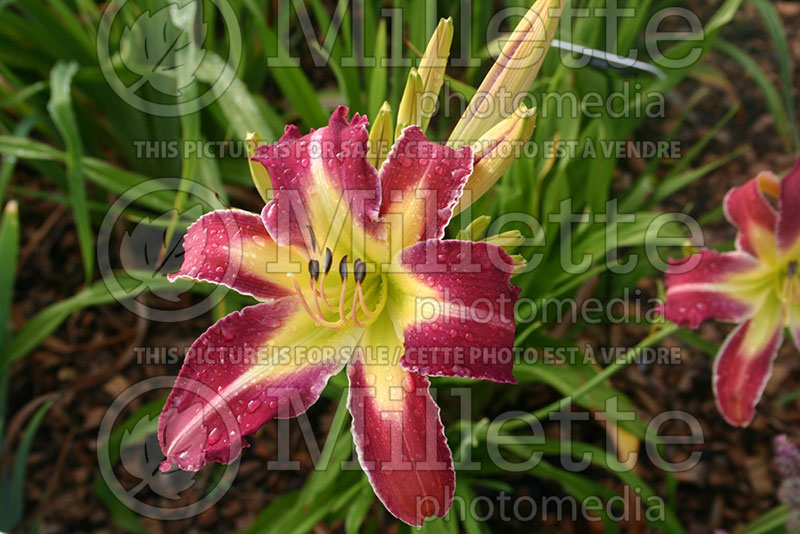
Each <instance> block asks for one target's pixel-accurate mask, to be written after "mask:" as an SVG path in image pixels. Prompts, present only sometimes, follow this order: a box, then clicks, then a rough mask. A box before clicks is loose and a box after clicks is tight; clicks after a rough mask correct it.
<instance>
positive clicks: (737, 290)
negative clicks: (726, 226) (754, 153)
mask: <svg viewBox="0 0 800 534" xmlns="http://www.w3.org/2000/svg"><path fill="white" fill-rule="evenodd" d="M768 197H771V198H772V199H774V200H775V201H776V202H777V206H778V207H777V210H776V209H775V208H774V207H773V206H772V204H771V202H770V200H769V198H768ZM725 213H726V215H727V217H728V219H729V220H730V221H731V222H732V223H733V224H735V225H736V226H737V227H738V228H739V235H738V237H737V239H736V248H737V250H736V251H735V252H726V253H722V254H720V253H717V252H713V251H709V250H703V251H701V252H700V253H699V254H695V255H693V256H691V257H689V258H686V259H685V260H681V261H678V262H675V263H674V264H673V265H672V266H671V267H670V269H669V270H668V271H667V279H666V285H667V302H666V306H665V315H666V317H667V319H670V320H672V321H675V322H676V323H678V324H680V325H682V326H690V327H691V328H697V327H698V326H699V325H700V323H701V322H702V321H704V320H706V319H717V320H720V321H728V322H733V323H738V324H739V326H738V327H737V328H736V329H735V330H733V332H731V334H730V335H729V336H728V339H727V340H726V341H725V343H724V344H723V345H722V347H721V349H720V351H719V354H718V355H717V359H716V361H715V362H714V394H715V397H716V399H717V405H718V406H719V409H720V412H721V413H722V415H723V417H725V419H726V420H727V421H728V422H729V423H731V424H732V425H737V426H745V425H747V424H749V423H750V421H752V419H753V417H754V416H755V406H756V404H757V403H758V400H759V398H760V397H761V394H762V393H763V391H764V388H765V387H766V385H767V380H768V379H769V376H770V374H771V373H772V361H773V359H774V358H775V356H776V355H777V353H778V349H779V348H780V346H781V343H782V341H783V331H784V328H785V327H787V326H788V327H789V330H790V331H791V333H792V336H793V337H794V342H795V345H797V347H798V349H800V269H798V264H799V263H800V159H798V161H797V163H796V164H795V166H794V168H793V169H792V170H791V171H790V172H789V174H788V175H786V177H785V178H784V179H783V180H779V179H778V178H777V177H776V176H775V175H774V174H772V173H770V172H764V173H761V174H759V175H758V176H757V177H755V178H753V179H752V180H750V181H749V182H747V183H746V184H744V185H743V186H741V187H737V188H734V189H732V190H731V191H730V192H729V193H728V195H727V196H726V197H725Z"/></svg>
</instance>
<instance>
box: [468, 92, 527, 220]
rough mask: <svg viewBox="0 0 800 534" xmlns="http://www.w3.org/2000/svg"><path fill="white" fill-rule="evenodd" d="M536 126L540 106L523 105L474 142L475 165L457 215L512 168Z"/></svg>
mask: <svg viewBox="0 0 800 534" xmlns="http://www.w3.org/2000/svg"><path fill="white" fill-rule="evenodd" d="M535 126H536V108H533V109H528V108H527V107H525V105H524V104H523V105H522V106H520V107H519V108H518V109H517V111H516V112H515V113H514V114H513V115H511V116H510V117H509V118H507V119H505V120H503V121H502V122H500V123H499V124H497V125H495V126H494V127H493V128H492V129H491V130H489V131H488V132H486V134H484V135H483V136H481V138H480V139H479V140H478V141H476V142H475V143H473V145H472V150H473V152H474V154H475V167H474V169H473V171H472V175H471V176H470V177H469V180H468V181H467V184H466V186H465V187H464V195H463V196H462V197H461V200H459V203H458V205H457V206H456V208H455V210H454V212H453V213H454V214H457V213H460V212H461V211H462V210H464V208H466V207H467V206H468V205H470V204H471V203H472V202H475V201H476V200H477V199H478V198H479V197H480V196H481V195H483V194H484V193H485V192H486V191H488V190H489V188H490V187H492V185H494V183H495V182H497V180H499V179H500V177H501V176H503V174H504V173H505V172H506V171H507V170H508V168H509V167H510V166H511V164H512V163H514V160H515V159H516V158H517V157H519V156H520V155H521V154H522V153H523V151H524V148H525V143H527V142H528V140H530V138H531V135H533V129H534V127H535Z"/></svg>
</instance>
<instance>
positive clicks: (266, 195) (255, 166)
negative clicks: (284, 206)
mask: <svg viewBox="0 0 800 534" xmlns="http://www.w3.org/2000/svg"><path fill="white" fill-rule="evenodd" d="M245 144H246V145H247V164H248V165H249V166H250V177H251V178H252V179H253V184H255V186H256V190H257V191H258V194H259V195H260V196H261V199H262V200H263V201H264V202H269V201H270V200H272V180H270V178H269V173H268V172H267V168H266V167H264V166H263V165H262V164H260V163H259V162H257V161H253V160H252V159H250V158H252V157H253V156H255V155H256V147H257V146H258V145H261V144H264V140H263V139H261V138H260V137H259V136H258V134H255V133H253V132H247V137H246V138H245Z"/></svg>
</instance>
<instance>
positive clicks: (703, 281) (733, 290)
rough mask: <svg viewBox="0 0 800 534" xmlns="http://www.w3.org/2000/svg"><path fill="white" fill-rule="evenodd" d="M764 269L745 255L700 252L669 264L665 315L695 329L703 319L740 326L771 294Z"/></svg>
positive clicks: (758, 262) (709, 251)
mask: <svg viewBox="0 0 800 534" xmlns="http://www.w3.org/2000/svg"><path fill="white" fill-rule="evenodd" d="M764 268H765V267H764V265H763V264H762V263H761V262H760V261H759V260H758V259H756V258H755V257H753V256H751V255H750V254H747V253H745V252H725V253H722V254H721V253H719V252H716V251H713V250H702V251H700V252H699V253H698V254H694V255H692V256H690V257H688V258H683V259H680V260H671V261H670V266H669V268H668V269H667V273H666V287H667V295H666V296H667V302H666V305H665V306H664V308H665V310H664V315H665V317H666V318H667V319H669V320H670V321H673V322H675V323H676V324H678V325H680V326H689V327H690V328H697V327H698V326H700V323H702V322H703V321H705V320H706V319H717V320H720V321H729V322H733V323H739V322H741V321H744V320H745V319H747V318H748V317H751V316H752V315H753V314H754V313H755V312H756V310H758V309H759V307H760V306H761V304H762V302H763V301H764V299H765V298H766V296H767V294H768V293H769V292H770V291H771V290H772V288H771V286H770V285H769V280H767V279H765V278H764V276H763V272H764Z"/></svg>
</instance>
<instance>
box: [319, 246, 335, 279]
mask: <svg viewBox="0 0 800 534" xmlns="http://www.w3.org/2000/svg"><path fill="white" fill-rule="evenodd" d="M331 265H333V252H331V249H329V248H326V249H325V258H324V259H323V262H322V271H323V272H324V273H325V274H328V273H329V272H330V271H331Z"/></svg>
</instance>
